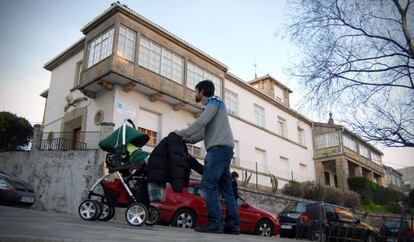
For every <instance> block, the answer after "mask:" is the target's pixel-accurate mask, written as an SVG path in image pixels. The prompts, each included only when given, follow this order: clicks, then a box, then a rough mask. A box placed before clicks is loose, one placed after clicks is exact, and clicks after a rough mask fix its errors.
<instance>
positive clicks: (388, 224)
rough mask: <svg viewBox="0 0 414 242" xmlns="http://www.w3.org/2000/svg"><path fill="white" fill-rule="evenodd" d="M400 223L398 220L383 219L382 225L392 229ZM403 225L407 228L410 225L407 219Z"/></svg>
mask: <svg viewBox="0 0 414 242" xmlns="http://www.w3.org/2000/svg"><path fill="white" fill-rule="evenodd" d="M400 224H401V223H400V220H385V221H384V226H385V227H387V228H392V229H396V228H399V227H400ZM403 225H404V227H407V228H408V227H410V226H409V225H408V222H407V221H404V223H403Z"/></svg>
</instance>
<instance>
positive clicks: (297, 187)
mask: <svg viewBox="0 0 414 242" xmlns="http://www.w3.org/2000/svg"><path fill="white" fill-rule="evenodd" d="M282 193H283V194H286V195H289V196H294V197H303V194H304V192H303V186H302V184H300V183H299V182H297V181H289V182H288V183H286V184H285V185H284V186H283V189H282Z"/></svg>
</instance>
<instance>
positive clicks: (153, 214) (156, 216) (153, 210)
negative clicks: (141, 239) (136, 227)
mask: <svg viewBox="0 0 414 242" xmlns="http://www.w3.org/2000/svg"><path fill="white" fill-rule="evenodd" d="M160 217H161V215H160V210H159V209H158V208H157V207H154V206H152V205H151V206H149V207H148V219H147V221H145V224H146V225H149V226H152V225H155V224H157V223H158V222H159V221H160Z"/></svg>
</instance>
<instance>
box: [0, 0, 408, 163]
mask: <svg viewBox="0 0 414 242" xmlns="http://www.w3.org/2000/svg"><path fill="white" fill-rule="evenodd" d="M112 2H113V1H107V0H83V1H81V0H59V1H52V0H36V1H35V0H0V53H1V54H0V63H1V64H0V111H9V112H12V113H15V114H17V115H19V116H23V117H25V118H26V119H28V120H29V121H30V122H31V123H32V124H35V123H41V122H42V119H43V110H44V103H45V100H44V98H42V97H40V96H39V94H40V93H41V92H42V91H44V90H46V89H47V88H48V87H49V83H50V72H49V71H47V70H45V69H44V68H43V65H44V64H45V63H46V62H47V61H49V60H50V59H52V58H53V57H55V56H56V55H57V54H59V53H60V52H61V51H63V50H64V49H66V48H67V47H69V46H70V45H71V44H73V43H74V42H76V41H77V40H79V39H80V38H82V37H83V34H82V33H81V32H80V29H81V28H82V27H83V26H85V25H86V24H87V23H88V22H89V21H91V20H92V19H93V18H94V17H96V16H97V15H99V14H100V13H102V12H103V11H104V10H106V9H107V8H109V7H110V4H111V3H112ZM121 3H122V4H126V5H127V6H128V7H129V8H131V9H132V10H134V11H135V12H137V13H139V14H141V15H142V16H144V17H146V18H147V19H149V20H151V21H153V22H155V23H156V24H158V25H160V26H162V27H163V28H165V29H167V30H168V31H169V32H171V33H173V34H174V35H176V36H178V37H180V38H182V39H184V40H185V41H186V42H188V43H190V44H191V45H193V46H195V47H197V48H198V49H201V50H202V51H203V52H205V53H207V54H209V55H210V56H212V57H214V58H215V59H217V60H219V61H220V62H222V63H224V64H225V65H227V66H228V67H229V71H230V72H231V73H233V74H235V75H236V76H238V77H240V78H242V79H243V80H245V81H250V80H252V79H254V76H255V73H257V75H258V76H263V75H266V74H270V75H271V76H273V77H274V78H276V79H278V80H279V81H281V82H282V83H283V84H285V85H287V86H288V87H289V88H290V89H292V90H293V93H292V94H291V100H292V106H294V107H295V106H297V105H298V104H299V103H300V102H301V100H302V98H303V95H304V93H301V90H302V89H301V88H300V86H299V84H298V82H297V80H295V79H293V78H292V77H290V76H289V74H288V71H287V68H289V66H290V65H292V64H293V63H294V62H295V61H296V60H298V58H299V56H300V50H298V48H296V47H295V46H294V45H293V44H292V43H291V42H290V41H289V39H286V38H285V39H283V38H281V35H277V34H276V33H280V30H281V29H282V28H283V27H284V26H285V24H286V21H287V20H288V17H289V16H288V15H287V14H286V10H287V6H286V0H276V1H275V0H260V1H257V0H208V1H207V0H204V1H202V0H193V1H188V0H168V1H167V0H164V1H158V0H135V1H132V0H131V1H127V0H124V1H121ZM255 64H256V65H257V68H255ZM305 116H306V114H305ZM312 118H313V120H314V121H318V122H326V121H327V119H328V114H327V115H326V117H325V116H324V117H312ZM378 148H380V149H381V150H382V151H383V152H384V154H385V155H384V158H383V160H384V161H385V164H387V165H390V166H393V167H395V168H401V167H404V166H414V148H397V149H395V148H394V149H391V148H383V147H380V146H379V147H378Z"/></svg>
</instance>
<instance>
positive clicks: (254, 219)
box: [153, 180, 280, 236]
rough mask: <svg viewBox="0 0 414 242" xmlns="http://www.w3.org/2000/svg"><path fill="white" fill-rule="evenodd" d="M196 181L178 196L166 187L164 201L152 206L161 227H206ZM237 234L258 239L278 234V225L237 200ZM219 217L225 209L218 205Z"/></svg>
mask: <svg viewBox="0 0 414 242" xmlns="http://www.w3.org/2000/svg"><path fill="white" fill-rule="evenodd" d="M203 197H204V194H203V190H202V188H201V184H200V181H197V180H190V185H189V187H188V188H184V190H183V192H182V193H175V192H174V191H173V190H172V188H171V186H167V189H166V198H165V200H164V201H163V202H160V203H153V205H154V206H155V207H157V208H159V209H160V212H161V218H160V223H161V224H171V225H173V226H176V227H182V228H194V227H195V226H196V225H207V223H208V222H207V208H206V204H205V201H204V198H203ZM238 202H239V215H240V232H241V233H246V234H257V235H261V236H275V235H278V234H279V229H280V226H279V222H278V220H277V218H276V216H274V215H272V214H270V213H268V212H266V211H263V210H261V209H258V208H255V207H253V206H252V205H250V204H248V203H247V202H245V201H243V200H239V201H238ZM221 209H222V214H223V216H225V215H226V206H225V205H224V202H222V207H221Z"/></svg>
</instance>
